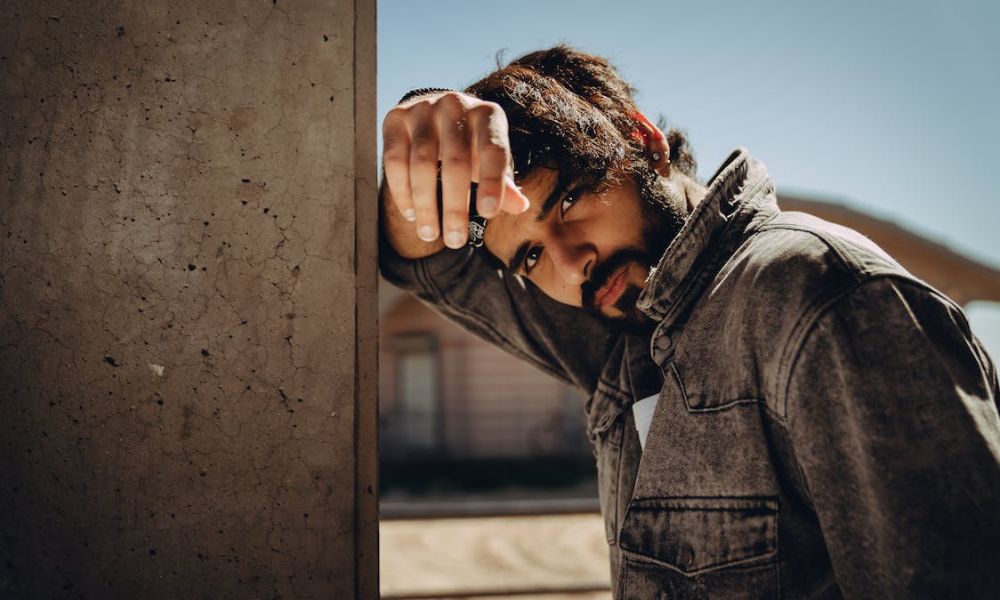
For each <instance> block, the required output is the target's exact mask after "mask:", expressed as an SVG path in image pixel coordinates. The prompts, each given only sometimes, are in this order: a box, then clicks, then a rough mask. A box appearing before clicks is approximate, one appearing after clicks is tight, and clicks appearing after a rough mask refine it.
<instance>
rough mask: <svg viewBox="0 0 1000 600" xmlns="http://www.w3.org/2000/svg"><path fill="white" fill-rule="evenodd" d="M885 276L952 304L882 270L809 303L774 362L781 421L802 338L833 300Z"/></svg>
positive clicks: (928, 288)
mask: <svg viewBox="0 0 1000 600" xmlns="http://www.w3.org/2000/svg"><path fill="white" fill-rule="evenodd" d="M887 279H889V280H895V281H898V282H900V283H902V284H904V285H908V286H913V287H916V288H920V289H923V290H925V291H927V292H930V293H931V294H934V295H935V296H939V297H941V298H943V299H945V300H947V301H948V302H949V303H951V304H954V303H953V302H952V301H951V300H950V299H949V298H948V297H947V296H944V295H943V294H942V293H941V292H939V291H938V290H936V289H934V288H933V287H931V286H930V285H928V284H926V283H924V282H923V281H920V280H919V279H915V278H911V277H904V276H903V275H902V274H896V273H882V274H876V275H872V276H869V277H865V278H862V279H859V280H858V281H856V282H855V283H854V284H853V285H850V286H847V287H845V288H844V289H842V290H840V291H838V292H837V293H835V294H833V295H831V296H829V297H827V298H825V299H824V300H822V301H817V302H815V303H813V304H812V305H810V306H809V307H807V308H806V310H805V311H804V312H803V314H802V315H801V316H800V317H799V320H798V321H797V322H796V323H795V326H794V327H793V328H792V332H791V334H789V336H788V340H787V341H786V342H785V346H784V350H783V351H782V353H781V360H780V361H779V363H778V378H777V382H776V383H777V385H778V386H779V387H778V395H777V397H776V404H778V405H779V406H778V408H780V415H779V414H776V416H779V417H780V418H781V419H782V420H783V421H784V420H785V419H787V418H788V388H789V387H790V386H791V382H792V375H793V374H794V371H795V367H796V366H797V364H798V360H799V358H800V356H801V353H802V348H803V347H804V346H805V342H806V340H807V339H808V338H809V334H810V333H812V331H813V330H814V328H815V327H816V324H817V323H819V321H820V319H821V318H823V316H824V315H826V314H827V312H829V310H830V309H831V308H833V306H834V305H835V304H837V303H838V302H840V301H841V300H842V299H844V298H845V297H847V296H849V295H850V294H852V293H854V292H855V291H856V290H858V289H860V288H862V287H863V286H865V285H867V284H869V283H872V282H876V281H882V280H887Z"/></svg>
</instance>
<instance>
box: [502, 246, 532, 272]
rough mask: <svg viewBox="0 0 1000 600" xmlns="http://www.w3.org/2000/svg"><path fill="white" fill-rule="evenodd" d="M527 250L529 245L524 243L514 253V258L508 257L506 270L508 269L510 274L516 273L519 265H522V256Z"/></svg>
mask: <svg viewBox="0 0 1000 600" xmlns="http://www.w3.org/2000/svg"><path fill="white" fill-rule="evenodd" d="M529 248H530V244H529V243H528V242H527V241H524V242H521V245H520V246H518V247H517V250H515V251H514V256H512V257H510V261H509V262H508V263H507V268H508V269H510V272H511V273H517V272H518V269H520V268H521V265H522V264H524V256H525V255H526V254H527V253H528V249H529Z"/></svg>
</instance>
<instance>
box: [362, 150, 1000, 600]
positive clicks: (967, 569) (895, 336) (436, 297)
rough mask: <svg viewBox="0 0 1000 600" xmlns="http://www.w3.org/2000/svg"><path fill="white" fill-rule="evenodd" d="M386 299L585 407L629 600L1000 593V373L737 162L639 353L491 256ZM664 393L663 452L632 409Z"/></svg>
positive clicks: (388, 255) (423, 263) (402, 265)
mask: <svg viewBox="0 0 1000 600" xmlns="http://www.w3.org/2000/svg"><path fill="white" fill-rule="evenodd" d="M380 264H381V268H382V273H383V275H384V276H385V277H386V278H387V279H388V280H389V281H391V282H393V283H395V284H397V285H400V286H402V287H404V288H406V289H409V290H411V291H412V292H414V293H416V294H417V295H418V296H419V297H420V298H421V299H423V300H424V301H426V302H428V303H430V304H431V305H432V306H434V307H435V308H436V309H437V310H439V311H440V312H441V313H442V314H444V315H445V316H446V317H448V318H451V319H453V320H455V321H456V322H458V323H459V324H460V325H461V326H463V327H465V328H466V329H469V330H470V331H472V332H474V333H476V334H478V335H480V336H482V337H484V338H485V339H487V340H488V341H490V342H492V343H494V344H496V345H498V346H500V347H501V348H503V349H504V350H507V351H508V352H511V353H513V354H515V355H516V356H519V357H521V358H523V359H524V360H526V361H529V362H531V363H532V364H534V365H535V366H537V367H539V368H541V369H543V370H545V371H546V372H548V373H551V374H552V375H554V376H556V377H558V378H560V379H562V380H563V381H566V382H568V383H571V384H573V385H575V386H577V387H578V388H580V389H582V390H583V391H584V392H585V393H586V394H587V395H588V397H589V400H588V402H587V406H586V413H587V431H588V434H589V436H590V439H591V441H592V443H593V445H594V450H595V456H596V458H597V470H598V480H599V486H598V487H599V493H600V499H601V509H602V514H603V516H604V522H605V532H606V537H607V542H608V544H609V547H610V555H611V574H612V589H613V592H614V596H615V598H619V599H633V598H635V599H639V598H643V599H644V598H780V597H784V598H840V597H849V598H980V597H982V598H985V597H996V595H997V594H998V593H1000V417H998V412H997V397H998V386H997V375H996V371H995V368H994V366H993V364H992V362H991V361H990V358H989V356H988V355H987V354H986V352H985V350H984V349H983V347H982V345H981V344H980V342H979V341H978V340H977V339H976V338H975V336H974V335H973V334H972V332H971V331H970V330H969V325H968V322H967V320H966V318H965V315H964V314H963V313H962V311H961V309H960V308H959V307H958V306H956V305H955V304H954V303H953V302H952V301H951V300H949V299H948V298H947V297H945V296H944V295H943V294H941V293H940V292H938V291H937V290H935V289H933V288H932V287H930V286H929V285H927V284H926V283H924V282H922V281H920V280H918V279H916V278H915V277H913V276H912V275H910V274H909V273H908V272H906V271H905V270H904V269H903V268H902V267H901V266H900V265H899V264H897V263H896V262H895V261H894V260H893V259H892V258H890V257H889V256H888V255H886V254H885V253H884V252H883V251H882V250H881V249H880V248H878V247H877V246H876V245H875V244H873V243H872V242H871V241H870V240H868V239H866V238H864V237H863V236H861V235H860V234H858V233H856V232H854V231H851V230H849V229H846V228H844V227H840V226H837V225H834V224H831V223H828V222H825V221H822V220H820V219H817V218H814V217H811V216H808V215H805V214H801V213H793V212H782V211H780V210H779V209H778V206H777V203H776V199H775V191H774V186H773V184H772V183H771V181H770V179H769V177H768V175H767V171H766V169H765V167H764V166H763V165H762V164H761V163H760V162H759V161H756V160H754V159H753V158H751V157H750V156H749V154H748V153H747V152H746V151H744V150H738V151H736V152H734V153H733V154H732V155H731V156H730V157H729V158H728V159H727V161H726V163H725V164H724V165H723V166H722V167H721V168H720V169H719V171H718V172H717V173H716V174H715V176H713V177H712V179H711V180H710V181H709V183H708V194H707V196H706V197H705V199H704V200H703V201H702V202H701V203H700V204H699V205H698V206H697V207H696V208H695V210H694V211H693V212H692V213H691V215H690V216H689V218H688V220H687V221H686V223H685V225H684V227H683V229H682V230H681V232H680V234H679V235H678V236H677V238H675V239H674V240H673V241H672V242H671V244H670V246H669V247H668V249H667V251H666V252H665V253H664V255H663V257H662V259H661V260H660V261H659V264H658V265H657V266H656V268H655V269H653V271H652V273H651V275H650V277H649V279H648V281H647V284H646V287H645V289H644V290H643V292H642V294H641V295H640V297H639V301H638V306H639V308H640V309H641V310H642V311H644V312H645V313H646V314H647V315H648V316H649V317H650V318H651V319H653V321H654V322H655V324H656V325H655V330H654V333H653V335H652V337H651V338H645V339H644V338H641V337H638V336H636V335H630V334H625V333H622V332H620V331H618V330H616V329H615V328H614V327H613V326H610V325H607V324H606V323H604V322H602V321H599V320H597V319H594V318H592V317H590V316H588V315H587V314H586V313H584V312H583V311H581V310H579V309H574V308H571V307H568V306H564V305H561V304H558V303H556V302H554V301H552V300H550V299H548V298H547V297H546V296H545V295H544V294H542V293H541V292H540V291H539V290H537V288H535V287H534V286H533V285H532V284H531V283H530V282H528V281H526V280H524V279H522V278H520V277H517V276H512V275H510V274H509V273H506V272H503V271H497V270H495V268H494V267H492V266H491V264H490V262H489V261H488V260H486V259H484V258H483V257H482V256H481V255H479V254H478V252H477V251H473V250H471V249H466V250H445V251H442V252H440V253H438V254H436V255H434V256H431V257H428V258H425V259H421V260H416V261H407V260H403V259H402V258H400V257H399V256H397V255H396V254H395V253H394V252H393V251H392V250H391V248H390V247H389V246H388V244H387V243H385V242H383V244H382V250H381V257H380ZM649 396H658V400H657V402H656V408H655V411H654V413H653V417H652V422H651V424H650V428H649V433H648V437H647V439H646V445H645V448H644V449H642V448H640V444H639V439H638V435H637V433H636V431H635V427H634V424H633V415H632V411H631V410H630V407H631V405H632V404H633V403H634V402H635V401H637V400H638V399H642V398H646V397H649Z"/></svg>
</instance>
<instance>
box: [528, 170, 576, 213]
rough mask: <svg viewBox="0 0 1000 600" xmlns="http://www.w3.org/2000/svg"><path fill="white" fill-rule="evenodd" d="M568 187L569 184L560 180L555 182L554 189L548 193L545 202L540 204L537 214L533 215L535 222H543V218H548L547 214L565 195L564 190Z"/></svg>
mask: <svg viewBox="0 0 1000 600" xmlns="http://www.w3.org/2000/svg"><path fill="white" fill-rule="evenodd" d="M567 187H569V182H568V181H565V180H563V179H562V178H560V179H559V181H557V182H556V185H555V187H553V188H552V191H551V192H549V195H548V197H547V198H546V199H545V202H542V206H541V207H539V209H538V212H537V213H535V221H544V220H545V217H547V216H549V212H551V211H552V208H553V207H554V206H555V205H556V204H558V203H559V200H560V199H561V198H562V197H563V195H564V194H565V193H566V188H567Z"/></svg>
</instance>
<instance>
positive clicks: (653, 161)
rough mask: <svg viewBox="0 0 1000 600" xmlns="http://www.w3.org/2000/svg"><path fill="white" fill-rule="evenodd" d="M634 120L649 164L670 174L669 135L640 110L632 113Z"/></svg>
mask: <svg viewBox="0 0 1000 600" xmlns="http://www.w3.org/2000/svg"><path fill="white" fill-rule="evenodd" d="M631 116H632V120H633V121H635V127H636V130H635V133H637V134H638V136H640V137H642V141H643V144H644V145H645V146H646V157H647V158H648V159H649V166H651V167H653V169H654V170H655V171H656V172H657V173H659V174H660V175H663V176H664V177H669V176H670V145H669V144H668V143H667V136H665V135H663V132H662V131H660V128H659V127H657V126H656V125H654V124H653V122H652V121H650V120H649V117H647V116H646V115H645V114H643V113H642V112H640V111H635V112H633V113H632V115H631Z"/></svg>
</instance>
